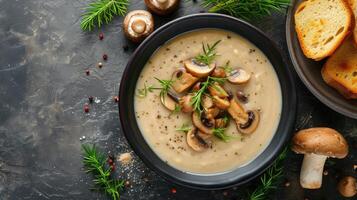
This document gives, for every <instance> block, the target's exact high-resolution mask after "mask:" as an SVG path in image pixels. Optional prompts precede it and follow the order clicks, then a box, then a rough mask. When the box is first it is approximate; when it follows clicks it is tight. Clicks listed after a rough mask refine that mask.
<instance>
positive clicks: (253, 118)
mask: <svg viewBox="0 0 357 200" xmlns="http://www.w3.org/2000/svg"><path fill="white" fill-rule="evenodd" d="M247 113H248V121H247V122H246V123H244V124H239V125H238V124H237V127H238V131H239V132H240V133H243V134H246V135H249V134H252V133H253V132H254V131H255V130H256V129H257V127H258V125H259V121H260V116H259V112H258V111H257V110H253V111H248V112H247Z"/></svg>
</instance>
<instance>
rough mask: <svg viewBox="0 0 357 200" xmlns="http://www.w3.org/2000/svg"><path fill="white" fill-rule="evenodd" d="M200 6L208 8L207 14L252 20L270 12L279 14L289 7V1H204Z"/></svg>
mask: <svg viewBox="0 0 357 200" xmlns="http://www.w3.org/2000/svg"><path fill="white" fill-rule="evenodd" d="M202 5H203V6H204V7H205V8H209V10H208V11H209V12H213V13H225V14H229V15H232V16H234V17H238V18H242V19H245V20H254V19H261V18H263V17H264V16H267V15H270V14H271V13H272V12H281V10H283V9H285V8H286V7H288V6H289V5H290V0H204V1H203V3H202Z"/></svg>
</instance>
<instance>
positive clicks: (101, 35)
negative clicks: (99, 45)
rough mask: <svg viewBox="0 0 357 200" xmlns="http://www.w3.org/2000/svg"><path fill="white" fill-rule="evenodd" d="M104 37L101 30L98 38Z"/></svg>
mask: <svg viewBox="0 0 357 200" xmlns="http://www.w3.org/2000/svg"><path fill="white" fill-rule="evenodd" d="M103 39H104V34H103V33H102V32H100V33H99V40H103Z"/></svg>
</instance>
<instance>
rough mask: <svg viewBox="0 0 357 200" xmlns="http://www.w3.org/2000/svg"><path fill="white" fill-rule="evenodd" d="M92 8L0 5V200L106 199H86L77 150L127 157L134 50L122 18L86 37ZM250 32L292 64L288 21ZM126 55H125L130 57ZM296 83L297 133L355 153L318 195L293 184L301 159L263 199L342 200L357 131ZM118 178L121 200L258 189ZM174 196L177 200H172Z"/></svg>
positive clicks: (140, 173)
mask: <svg viewBox="0 0 357 200" xmlns="http://www.w3.org/2000/svg"><path fill="white" fill-rule="evenodd" d="M89 2H90V0H82V1H79V0H72V1H70V0H31V1H30V0H0V199H4V200H7V199H40V200H41V199H78V200H80V199H106V197H105V196H104V195H102V194H100V193H97V192H92V191H90V190H89V188H91V187H92V183H91V176H89V175H87V174H85V173H84V172H83V169H82V163H81V157H80V145H81V143H82V142H89V143H96V144H98V146H99V147H100V148H101V149H102V150H103V151H105V152H108V153H110V154H113V155H115V156H116V155H118V154H119V153H123V152H130V151H131V150H130V147H129V146H128V144H127V142H126V140H125V138H124V137H123V134H122V132H121V127H120V124H119V119H118V110H117V105H116V104H115V103H114V102H113V99H112V98H113V96H114V95H116V94H117V92H118V86H119V82H120V78H121V75H122V72H123V70H124V67H125V64H126V62H127V60H128V58H129V56H130V54H131V53H132V51H133V50H134V49H135V47H136V46H135V45H133V44H131V43H130V42H128V41H127V40H126V39H125V38H124V37H123V34H122V29H121V22H122V20H123V18H121V17H117V18H115V20H114V21H113V22H112V23H111V24H110V25H107V26H105V27H103V28H102V29H100V31H102V32H103V33H104V34H105V39H104V40H103V41H100V40H98V33H99V30H95V31H93V32H90V33H83V32H82V31H81V30H80V27H79V23H80V15H81V13H82V12H83V10H82V8H83V7H85V6H86V5H87V4H88V3H89ZM138 8H140V9H144V8H145V6H144V3H143V1H139V0H132V1H131V4H130V9H129V10H134V9H138ZM201 10H202V8H200V6H199V3H193V2H191V1H187V2H181V6H180V9H179V11H178V12H176V13H174V14H173V15H172V16H170V17H166V18H160V17H155V20H156V26H160V25H161V24H164V23H165V22H168V21H169V20H171V19H174V18H176V17H179V16H183V15H187V14H191V13H197V12H199V11H201ZM253 24H254V25H256V26H258V27H259V28H260V29H261V30H263V31H264V32H265V33H266V34H267V35H269V36H270V37H271V38H272V39H273V40H274V41H275V42H276V43H277V44H278V46H279V47H280V48H281V50H282V51H283V52H284V56H285V59H286V60H289V57H288V55H287V50H286V44H285V31H284V30H285V27H284V25H285V16H284V14H280V15H279V14H278V15H273V16H271V17H267V18H266V19H263V20H261V21H260V22H253ZM125 45H128V46H129V50H128V51H126V52H125V51H123V46H125ZM103 53H107V54H108V56H109V59H108V61H107V62H105V63H104V67H103V68H102V69H98V68H96V67H95V65H96V63H97V62H99V61H101V57H102V54H103ZM288 63H289V62H288ZM287 67H292V65H291V64H290V65H289V66H287ZM86 69H90V70H91V71H92V73H91V75H90V76H86V75H85V70H86ZM295 76H296V75H295ZM296 81H297V86H298V97H299V105H298V110H299V114H298V117H297V122H296V128H297V129H300V128H305V127H312V126H329V127H333V128H336V129H338V130H339V131H341V132H343V133H344V135H345V137H346V138H347V139H348V141H349V144H350V151H351V153H350V154H349V156H348V157H347V158H346V159H344V160H333V159H330V160H329V162H328V163H327V166H326V169H327V170H328V172H329V174H328V175H327V176H324V183H323V187H322V189H320V190H314V191H308V190H303V189H301V188H300V186H299V184H298V173H299V171H300V165H301V159H302V156H299V155H295V154H293V153H291V152H290V153H289V157H288V159H287V161H286V162H285V163H286V170H285V178H284V181H283V183H284V182H285V181H288V182H290V183H291V184H290V186H289V187H285V186H284V184H283V183H282V184H281V187H279V189H278V190H277V192H276V193H275V194H274V195H273V196H272V197H270V198H269V199H279V200H282V199H284V200H302V199H304V198H305V197H308V198H309V199H313V200H320V199H321V200H335V199H342V198H341V197H340V196H338V195H337V192H336V181H337V180H338V179H339V177H340V176H341V175H345V174H349V175H354V176H356V173H355V171H353V167H352V166H353V164H357V158H356V157H355V155H356V149H357V148H356V146H357V139H356V137H357V121H356V120H353V119H349V118H347V117H344V116H342V115H340V114H337V113H335V112H334V111H332V110H331V109H329V108H327V107H325V106H324V105H322V104H321V103H320V102H319V101H318V100H317V99H316V98H315V97H313V96H312V94H311V93H310V92H309V91H308V90H307V89H306V88H305V87H304V86H303V85H302V83H301V82H300V81H299V80H298V78H297V77H296ZM89 95H92V96H95V97H97V98H98V100H99V101H100V102H97V103H94V104H93V105H92V106H91V111H90V113H89V114H85V113H84V112H83V105H84V104H85V103H86V102H87V97H88V96H89ZM82 136H86V139H85V140H84V141H80V140H79V138H80V137H82ZM117 174H118V175H119V176H121V177H126V178H127V179H129V180H130V182H131V184H132V186H131V187H129V188H127V189H125V191H123V192H122V199H148V200H151V199H155V200H159V199H195V200H196V199H197V200H208V199H241V197H242V194H244V193H245V188H255V187H256V185H257V181H258V180H256V181H253V182H252V183H250V184H248V185H246V186H242V187H239V188H231V189H229V190H224V191H198V190H191V189H187V188H182V187H177V186H174V185H172V184H171V183H168V182H165V181H164V180H163V179H161V178H160V177H158V176H157V175H155V174H154V173H153V172H151V171H150V170H149V169H147V168H146V167H145V166H144V165H143V163H142V162H141V161H140V160H139V159H138V158H136V157H135V160H134V162H133V163H132V164H131V165H130V166H128V167H121V166H119V165H118V170H117ZM173 187H175V188H176V189H177V193H176V194H171V192H170V189H171V188H173Z"/></svg>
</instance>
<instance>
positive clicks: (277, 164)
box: [247, 148, 288, 200]
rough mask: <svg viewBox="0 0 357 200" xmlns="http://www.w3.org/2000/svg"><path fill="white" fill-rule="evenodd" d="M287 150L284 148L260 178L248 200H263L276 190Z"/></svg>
mask: <svg viewBox="0 0 357 200" xmlns="http://www.w3.org/2000/svg"><path fill="white" fill-rule="evenodd" d="M287 152H288V149H287V148H285V149H284V151H283V152H282V153H280V155H279V156H278V158H277V159H276V160H275V161H274V164H273V165H272V166H271V167H269V168H268V170H267V171H266V172H265V173H264V174H263V175H262V176H261V177H260V185H259V186H258V187H257V188H256V189H255V190H254V191H253V192H252V193H250V194H249V195H248V198H247V199H249V200H265V199H268V195H269V194H270V192H272V191H273V190H275V189H277V187H278V184H279V182H280V180H281V178H282V176H283V171H284V167H283V161H284V160H285V158H286V156H287Z"/></svg>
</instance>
